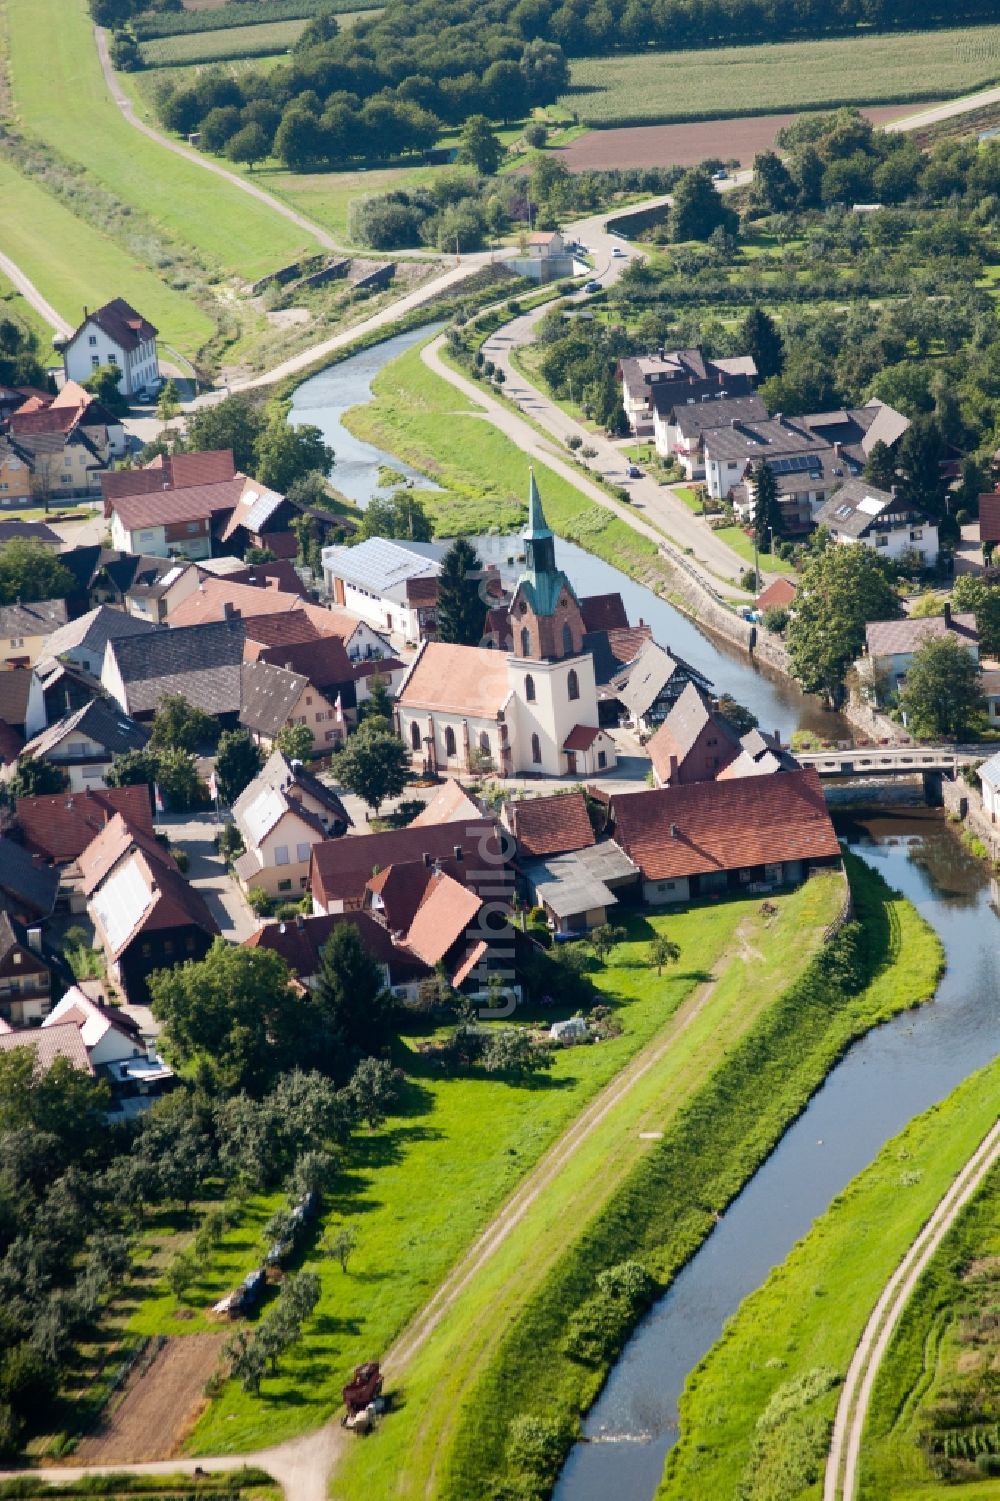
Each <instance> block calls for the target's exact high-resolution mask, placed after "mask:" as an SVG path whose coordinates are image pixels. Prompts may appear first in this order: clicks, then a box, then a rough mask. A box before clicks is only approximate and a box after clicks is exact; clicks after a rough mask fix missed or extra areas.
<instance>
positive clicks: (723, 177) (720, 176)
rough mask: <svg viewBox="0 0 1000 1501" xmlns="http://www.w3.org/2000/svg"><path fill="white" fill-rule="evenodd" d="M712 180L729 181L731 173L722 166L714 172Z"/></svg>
mask: <svg viewBox="0 0 1000 1501" xmlns="http://www.w3.org/2000/svg"><path fill="white" fill-rule="evenodd" d="M712 181H713V182H728V181H729V173H728V172H727V171H726V169H725V167H720V168H719V170H718V172H713V173H712Z"/></svg>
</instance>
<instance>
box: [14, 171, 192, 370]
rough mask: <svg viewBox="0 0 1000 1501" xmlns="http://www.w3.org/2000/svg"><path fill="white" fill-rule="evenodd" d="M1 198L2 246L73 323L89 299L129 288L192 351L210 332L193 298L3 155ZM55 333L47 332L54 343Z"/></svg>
mask: <svg viewBox="0 0 1000 1501" xmlns="http://www.w3.org/2000/svg"><path fill="white" fill-rule="evenodd" d="M0 197H2V201H3V205H4V212H3V214H2V216H0V248H2V249H3V250H4V251H5V252H6V254H7V255H9V256H10V257H11V259H12V260H14V261H15V262H16V263H17V264H18V265H19V266H20V267H21V269H22V270H23V271H24V272H25V273H26V274H27V275H28V276H30V277H31V280H32V281H33V282H34V283H35V285H36V287H37V288H38V290H39V291H40V292H41V293H42V295H43V297H46V298H47V299H48V301H49V302H51V303H52V305H53V307H55V308H56V310H57V311H58V312H60V313H62V315H63V317H64V318H66V319H67V320H68V321H69V322H70V323H73V324H75V323H76V322H77V321H78V320H79V319H80V318H81V317H82V316H83V308H84V306H85V305H86V306H87V307H99V306H100V305H101V303H103V302H107V300H108V299H109V298H111V297H115V296H118V295H120V294H124V295H126V296H128V298H129V299H130V300H131V301H133V302H135V304H136V306H138V307H140V308H141V309H142V311H143V313H144V314H145V315H146V317H147V318H149V319H151V320H152V322H153V323H155V324H156V326H157V328H159V329H160V330H161V334H162V336H163V338H164V341H165V342H167V343H170V344H173V345H175V346H176V347H178V348H179V349H181V350H183V351H184V352H185V353H194V351H195V350H197V349H198V348H199V347H200V345H201V344H203V343H204V341H205V340H206V339H207V338H208V337H209V336H210V335H211V333H212V331H213V325H212V323H211V322H210V321H209V319H208V318H207V317H206V316H205V315H204V313H202V312H201V311H200V309H199V308H198V307H196V306H195V304H194V303H193V302H191V301H189V299H188V298H186V297H185V296H184V295H183V294H182V293H180V292H176V291H174V290H173V289H172V288H171V287H168V286H167V285H166V283H165V282H163V281H162V280H161V279H160V278H159V277H158V276H157V275H156V274H155V273H154V272H152V271H150V270H148V268H147V267H146V266H144V265H142V264H140V263H139V262H138V261H137V260H136V259H135V258H134V257H133V256H131V255H129V253H128V252H127V251H126V250H124V249H123V248H122V247H121V246H120V245H118V244H117V243H116V242H115V241H114V240H113V239H111V238H110V236H107V235H102V234H101V233H100V232H99V231H98V230H96V229H94V228H93V227H92V226H91V225H89V224H87V223H85V222H84V221H83V220H81V219H78V218H76V216H75V215H74V214H72V213H70V211H69V209H68V208H66V207H65V206H64V205H63V204H62V203H61V202H60V201H59V200H58V199H57V198H54V197H52V196H51V195H50V194H49V193H46V192H45V190H44V189H43V188H41V187H39V186H38V185H37V183H36V182H35V181H33V180H32V179H31V178H27V177H22V176H21V174H20V173H19V172H15V170H14V168H13V167H12V166H10V164H9V163H8V162H5V161H4V160H3V159H2V158H0ZM38 322H39V324H40V323H41V320H40V319H39V320H38ZM51 337H52V335H51V331H49V330H46V331H45V343H46V344H47V345H49V346H50V347H51Z"/></svg>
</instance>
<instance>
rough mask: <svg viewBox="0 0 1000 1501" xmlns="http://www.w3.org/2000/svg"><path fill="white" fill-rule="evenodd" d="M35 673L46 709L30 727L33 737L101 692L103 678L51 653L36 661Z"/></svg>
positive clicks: (97, 696) (29, 731) (29, 732)
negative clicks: (63, 660) (45, 658)
mask: <svg viewBox="0 0 1000 1501" xmlns="http://www.w3.org/2000/svg"><path fill="white" fill-rule="evenodd" d="M24 670H27V669H24ZM34 677H35V682H36V684H37V686H38V688H39V690H40V693H41V703H42V713H41V716H40V717H39V718H38V719H37V720H33V721H32V724H31V726H30V727H29V729H28V734H29V735H30V736H32V737H34V736H35V735H40V734H41V732H42V730H44V729H45V727H46V725H51V724H55V723H56V721H57V720H58V719H64V718H66V717H67V716H68V715H70V714H75V713H76V711H77V709H82V708H84V706H85V705H86V704H89V703H90V701H91V699H93V698H99V697H100V694H101V684H100V679H98V678H95V677H94V676H93V674H92V673H89V672H87V670H86V668H84V667H76V666H74V664H73V663H72V662H60V661H58V660H56V659H54V658H52V657H50V658H49V659H48V661H42V662H39V663H38V664H37V665H36V667H35V668H34Z"/></svg>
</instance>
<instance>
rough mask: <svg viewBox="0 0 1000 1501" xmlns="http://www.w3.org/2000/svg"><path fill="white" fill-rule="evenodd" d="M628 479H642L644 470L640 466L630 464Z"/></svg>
mask: <svg viewBox="0 0 1000 1501" xmlns="http://www.w3.org/2000/svg"><path fill="white" fill-rule="evenodd" d="M628 477H629V479H642V470H641V469H640V468H639V466H638V464H630V465H629V466H628Z"/></svg>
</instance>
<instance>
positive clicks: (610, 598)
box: [580, 590, 628, 635]
mask: <svg viewBox="0 0 1000 1501" xmlns="http://www.w3.org/2000/svg"><path fill="white" fill-rule="evenodd" d="M580 611H581V613H582V615H583V628H584V631H586V632H587V634H588V635H589V634H590V632H591V631H615V630H627V629H628V611H627V610H626V608H625V601H624V600H623V599H622V597H621V595H620V594H619V593H618V592H617V590H616V591H615V592H614V593H613V594H584V595H583V596H582V597H581V599H580Z"/></svg>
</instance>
